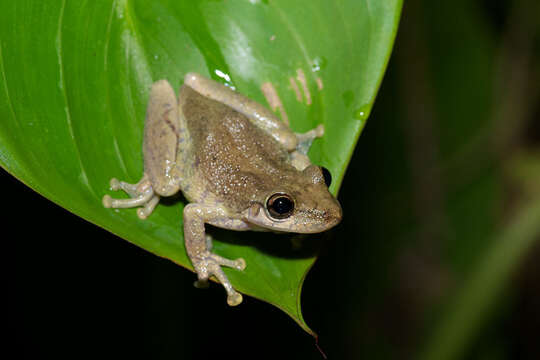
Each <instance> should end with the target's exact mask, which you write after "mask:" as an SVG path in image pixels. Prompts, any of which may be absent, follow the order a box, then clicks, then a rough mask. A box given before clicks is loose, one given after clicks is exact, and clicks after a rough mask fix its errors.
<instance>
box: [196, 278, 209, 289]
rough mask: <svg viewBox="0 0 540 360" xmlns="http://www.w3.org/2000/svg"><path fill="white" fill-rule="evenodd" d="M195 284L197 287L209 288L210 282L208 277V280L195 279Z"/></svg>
mask: <svg viewBox="0 0 540 360" xmlns="http://www.w3.org/2000/svg"><path fill="white" fill-rule="evenodd" d="M193 286H195V287H196V288H197V289H208V287H209V286H210V284H209V283H208V279H206V280H200V279H199V280H195V282H193Z"/></svg>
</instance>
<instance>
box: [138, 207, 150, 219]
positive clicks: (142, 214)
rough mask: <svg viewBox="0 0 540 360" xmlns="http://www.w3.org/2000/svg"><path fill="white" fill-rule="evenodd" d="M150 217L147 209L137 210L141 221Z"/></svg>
mask: <svg viewBox="0 0 540 360" xmlns="http://www.w3.org/2000/svg"><path fill="white" fill-rule="evenodd" d="M148 215H150V214H148V212H147V211H145V208H138V209H137V216H138V217H139V219H141V220H146V218H147V217H148Z"/></svg>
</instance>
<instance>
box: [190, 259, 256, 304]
mask: <svg viewBox="0 0 540 360" xmlns="http://www.w3.org/2000/svg"><path fill="white" fill-rule="evenodd" d="M192 262H193V267H194V268H195V271H196V272H197V277H198V280H197V281H196V282H195V284H194V285H195V287H197V288H205V287H208V278H209V277H210V276H215V277H216V278H217V279H218V281H219V282H220V283H221V285H223V287H224V288H225V291H226V292H227V304H229V305H230V306H236V305H239V304H240V303H241V302H242V294H240V293H239V292H237V291H236V290H234V288H233V287H232V285H231V282H230V281H229V279H228V278H227V276H226V275H225V273H224V272H223V270H222V269H221V266H228V267H231V268H234V269H236V270H240V271H242V270H244V269H245V268H246V262H245V260H244V259H242V258H238V259H236V260H229V259H225V258H223V257H221V256H219V255H216V254H212V253H211V252H209V251H205V252H204V253H203V254H201V256H198V257H197V259H193V260H192Z"/></svg>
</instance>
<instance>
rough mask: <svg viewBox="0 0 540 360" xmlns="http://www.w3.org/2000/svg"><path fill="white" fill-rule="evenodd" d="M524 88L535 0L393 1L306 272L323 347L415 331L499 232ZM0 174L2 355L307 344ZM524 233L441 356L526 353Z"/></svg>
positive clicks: (529, 269)
mask: <svg viewBox="0 0 540 360" xmlns="http://www.w3.org/2000/svg"><path fill="white" fill-rule="evenodd" d="M539 94H540V6H539V2H538V1H536V0H519V1H502V0H498V1H488V0H485V1H470V0H456V1H429V0H424V1H420V0H410V1H406V4H405V5H404V10H403V15H402V23H401V26H400V30H399V33H398V37H397V40H396V46H395V49H394V53H393V55H392V58H391V60H390V63H389V67H388V70H387V74H386V76H385V79H384V81H383V85H382V87H381V90H380V93H379V96H378V99H377V102H376V104H375V107H374V109H373V112H372V115H371V117H370V119H369V121H368V123H367V126H366V128H365V131H364V132H363V134H362V136H361V137H360V141H359V144H358V147H357V149H356V151H355V153H354V156H353V158H352V161H351V164H350V167H349V170H348V173H347V175H346V177H345V181H344V183H343V187H342V189H341V191H340V201H341V203H342V205H343V209H344V213H345V219H344V221H343V223H342V224H341V225H340V226H339V227H338V228H336V229H335V230H334V231H333V233H332V235H331V236H330V238H329V239H327V240H326V241H325V243H324V244H323V248H322V252H321V256H320V259H319V260H318V261H317V263H316V265H315V267H314V268H313V270H312V271H311V272H310V273H309V275H308V277H307V280H306V283H305V287H304V292H303V308H304V317H305V319H306V321H307V323H308V324H310V326H311V327H312V328H313V329H314V330H315V331H317V332H318V333H319V335H320V345H321V347H322V349H323V350H324V351H325V352H326V353H327V354H328V356H329V358H331V359H360V358H365V359H398V358H399V359H408V358H411V359H416V358H419V354H421V353H422V350H423V349H426V348H429V347H430V341H431V339H432V338H431V335H432V334H433V332H434V330H436V329H438V328H439V326H440V325H441V324H442V323H444V322H445V319H446V318H445V315H447V314H448V309H449V308H450V307H451V306H452V304H453V303H454V301H455V297H456V294H459V293H460V291H461V289H462V286H463V285H464V284H465V283H466V281H467V279H469V278H471V277H473V276H474V274H475V270H476V269H477V268H478V266H479V264H482V263H483V262H484V261H487V260H486V254H489V252H490V249H492V248H493V246H495V244H496V242H497V241H499V240H498V239H499V237H498V236H499V235H500V234H501V233H504V230H505V228H507V227H508V226H509V224H511V223H513V222H514V221H516V219H517V220H519V216H520V214H521V212H520V211H521V209H524V208H526V207H527V206H528V205H529V204H531V203H535V202H538V201H540V196H538V195H539V194H540V191H538V185H539V184H540V182H538V180H539V179H540V176H539V175H540V170H538V169H540V155H539V154H540V152H539V150H540V147H539V140H540V106H539V104H540V102H539V98H540V96H539ZM0 181H1V183H2V189H3V190H4V191H3V193H4V195H7V196H6V197H5V199H4V203H3V204H4V217H3V219H2V224H3V228H4V235H3V237H2V239H3V245H4V247H3V248H4V250H3V254H4V258H5V260H4V261H3V264H4V265H5V270H4V271H3V273H4V275H5V278H6V280H5V284H6V286H5V287H4V289H5V290H4V296H5V297H7V300H8V305H7V306H6V305H5V307H4V316H6V317H7V319H6V320H5V321H2V323H3V325H4V327H5V328H6V329H7V330H8V333H9V336H8V337H7V338H4V339H5V340H7V343H8V346H7V347H4V350H3V351H6V353H8V352H9V351H14V355H13V354H12V355H10V356H8V357H6V358H17V359H18V358H26V357H28V358H34V359H42V358H59V357H69V358H103V357H105V358H108V357H113V356H114V357H118V358H128V357H140V356H142V357H145V358H152V359H157V358H167V359H173V358H175V359H195V358H200V359H206V358H223V359H228V358H233V357H234V358H235V359H244V358H245V359H247V358H302V359H304V358H306V359H321V358H322V357H321V355H320V354H319V352H318V350H317V348H316V346H315V342H314V339H313V338H311V337H310V336H309V335H307V334H306V333H304V332H303V331H302V330H301V329H300V327H298V326H297V325H296V324H295V323H294V322H293V321H292V320H291V319H289V318H288V317H287V316H286V315H285V314H283V313H282V312H281V311H279V310H277V309H276V308H274V307H272V306H270V305H268V304H265V303H262V302H260V301H257V300H254V299H251V298H247V297H246V298H245V300H244V303H243V304H242V305H241V306H239V307H237V308H229V307H228V306H227V305H226V303H225V301H224V294H223V290H222V289H221V288H220V287H219V286H216V285H214V286H212V287H211V288H210V289H209V290H206V291H202V290H197V289H194V288H193V287H192V283H193V281H194V280H195V275H194V274H192V273H190V272H188V271H186V270H184V269H182V268H179V267H178V266H176V265H174V264H173V263H172V262H170V261H168V260H165V259H161V258H158V257H156V256H154V255H152V254H150V253H147V252H145V251H143V250H141V249H139V248H137V247H135V246H133V245H131V244H129V243H127V242H125V241H123V240H121V239H119V238H117V237H115V236H113V235H112V234H110V233H108V232H106V231H105V230H103V229H101V228H99V227H97V226H95V225H92V224H90V223H87V222H85V221H84V220H82V219H80V218H78V217H77V216H75V215H73V214H71V213H69V212H67V211H66V210H63V209H61V208H59V207H58V206H56V205H54V204H53V203H51V202H50V201H48V200H46V199H44V198H42V197H40V196H39V195H38V194H36V193H35V192H33V191H32V190H30V189H29V188H27V187H25V186H24V185H22V184H21V183H19V182H18V181H17V180H15V179H14V178H12V177H10V176H9V175H8V174H6V173H5V172H2V174H1V176H0ZM28 209H31V210H32V211H28ZM30 213H31V214H40V215H38V216H37V217H30V216H29V214H30ZM33 216H34V215H33ZM536 238H540V236H538V234H537V235H536ZM20 239H25V241H19V240H20ZM516 241H517V240H516ZM29 242H31V243H32V246H31V247H29V246H28V244H29ZM531 244H532V245H530V246H528V247H527V248H526V249H525V251H523V254H522V255H521V256H519V257H518V258H517V259H518V260H517V261H515V262H514V263H513V264H512V266H511V271H510V275H509V277H500V278H497V277H494V278H493V281H495V282H500V283H501V284H502V286H501V291H499V292H497V293H496V294H495V295H494V296H493V299H490V301H486V304H487V305H489V311H486V315H485V316H484V317H482V318H481V319H480V320H478V321H476V320H475V321H476V322H475V323H474V324H475V327H474V330H473V331H470V332H468V333H467V335H466V339H465V341H464V342H463V343H461V345H460V347H459V348H457V349H455V352H454V355H453V356H450V357H449V358H456V359H513V358H520V359H524V358H530V359H535V358H540V351H539V350H538V346H537V345H536V342H537V335H538V330H539V328H540V313H539V312H540V281H539V277H540V265H538V261H537V259H538V257H539V256H540V246H539V245H537V244H536V243H534V242H532V243H531ZM493 267H494V274H495V275H494V276H496V273H497V271H496V269H497V264H496V263H494V264H493ZM36 269H38V271H36ZM482 300H486V299H483V298H482V299H481V300H480V301H482ZM466 305H467V304H465V305H464V306H466ZM487 305H486V306H487ZM468 320H469V319H465V320H464V322H465V323H466V322H467V321H468ZM471 321H472V320H471ZM466 325H467V324H464V327H463V329H465V328H466ZM464 331H465V330H464ZM457 332H459V330H457Z"/></svg>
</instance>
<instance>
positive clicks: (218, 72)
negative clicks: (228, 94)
mask: <svg viewBox="0 0 540 360" xmlns="http://www.w3.org/2000/svg"><path fill="white" fill-rule="evenodd" d="M214 73H215V74H216V75H217V76H219V77H220V78H221V79H223V80H225V84H224V85H225V86H228V87H230V88H231V89H233V90H236V87H235V86H234V84H233V83H232V81H231V77H230V76H229V74H226V73H224V72H223V71H221V70H218V69H216V70H214Z"/></svg>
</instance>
